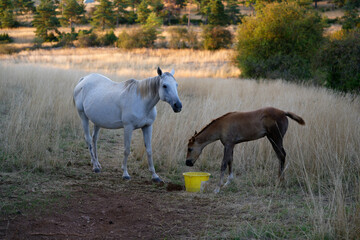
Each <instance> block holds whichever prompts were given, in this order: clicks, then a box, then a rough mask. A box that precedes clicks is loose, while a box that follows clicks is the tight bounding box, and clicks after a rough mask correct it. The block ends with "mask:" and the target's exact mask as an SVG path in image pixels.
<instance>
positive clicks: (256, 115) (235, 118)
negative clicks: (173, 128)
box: [186, 107, 305, 192]
mask: <svg viewBox="0 0 360 240" xmlns="http://www.w3.org/2000/svg"><path fill="white" fill-rule="evenodd" d="M287 117H289V118H291V119H293V120H295V121H296V122H298V123H299V124H301V125H305V122H304V120H303V119H302V118H301V117H299V116H298V115H296V114H294V113H291V112H284V111H282V110H279V109H276V108H272V107H268V108H262V109H259V110H256V111H252V112H229V113H227V114H225V115H223V116H221V117H219V118H217V119H215V120H213V121H212V122H210V123H209V124H208V125H207V126H205V127H204V128H203V129H202V130H201V131H200V132H199V133H197V132H195V135H194V136H192V137H191V138H190V139H189V143H188V151H187V156H186V165H187V166H193V165H194V163H195V161H196V160H197V159H198V157H199V156H200V154H201V152H202V150H203V149H204V147H205V146H206V145H208V144H210V143H212V142H214V141H217V140H220V141H221V143H222V144H223V145H224V157H223V160H222V164H221V175H220V182H219V185H218V187H217V188H216V189H215V192H219V191H220V187H221V186H222V183H223V178H224V174H225V170H226V168H227V167H228V166H229V176H228V179H227V182H226V183H225V185H224V186H226V185H228V184H229V183H230V182H231V180H232V179H233V172H232V160H233V152H234V146H235V145H236V144H238V143H241V142H247V141H252V140H256V139H259V138H263V137H265V136H266V137H267V138H268V139H269V141H270V143H271V145H272V147H273V149H274V151H275V153H276V156H277V157H278V159H279V161H280V166H279V179H280V181H283V179H284V175H283V171H284V165H285V157H286V152H285V150H284V147H283V137H284V135H285V133H286V130H287V128H288V119H287Z"/></svg>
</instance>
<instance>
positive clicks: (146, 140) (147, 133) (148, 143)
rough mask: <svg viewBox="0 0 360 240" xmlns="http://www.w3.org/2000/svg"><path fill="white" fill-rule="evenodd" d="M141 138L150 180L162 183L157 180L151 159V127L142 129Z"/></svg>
mask: <svg viewBox="0 0 360 240" xmlns="http://www.w3.org/2000/svg"><path fill="white" fill-rule="evenodd" d="M142 132H143V136H144V143H145V148H146V153H147V158H148V164H149V171H150V172H151V173H152V177H151V178H152V180H153V181H154V182H162V180H161V179H160V178H159V176H158V175H157V174H156V172H155V168H154V164H153V159H152V149H151V136H152V125H150V126H146V127H143V128H142Z"/></svg>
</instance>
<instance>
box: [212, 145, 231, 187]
mask: <svg viewBox="0 0 360 240" xmlns="http://www.w3.org/2000/svg"><path fill="white" fill-rule="evenodd" d="M233 150H234V145H224V157H223V160H222V163H221V173H220V181H219V185H218V186H217V187H216V188H215V191H214V192H215V193H219V191H220V187H221V186H222V185H223V182H224V175H225V170H226V168H227V166H228V164H229V163H230V161H231V160H232V156H233ZM228 181H229V179H228Z"/></svg>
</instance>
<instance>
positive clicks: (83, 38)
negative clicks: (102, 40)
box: [75, 30, 99, 47]
mask: <svg viewBox="0 0 360 240" xmlns="http://www.w3.org/2000/svg"><path fill="white" fill-rule="evenodd" d="M97 39H98V36H97V35H96V34H95V33H93V32H92V31H91V30H90V31H87V30H80V31H79V33H78V41H77V43H76V44H75V45H76V46H78V47H95V46H98V45H99V43H98V41H97Z"/></svg>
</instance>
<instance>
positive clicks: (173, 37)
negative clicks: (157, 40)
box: [169, 27, 199, 49]
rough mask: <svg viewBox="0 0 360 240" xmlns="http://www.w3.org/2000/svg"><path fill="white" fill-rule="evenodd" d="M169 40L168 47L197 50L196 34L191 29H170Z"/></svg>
mask: <svg viewBox="0 0 360 240" xmlns="http://www.w3.org/2000/svg"><path fill="white" fill-rule="evenodd" d="M169 32H170V40H169V47H170V48H175V49H180V48H198V46H199V42H198V38H197V34H196V32H195V31H193V30H192V29H191V28H190V29H189V30H188V28H186V27H172V28H170V30H169Z"/></svg>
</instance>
